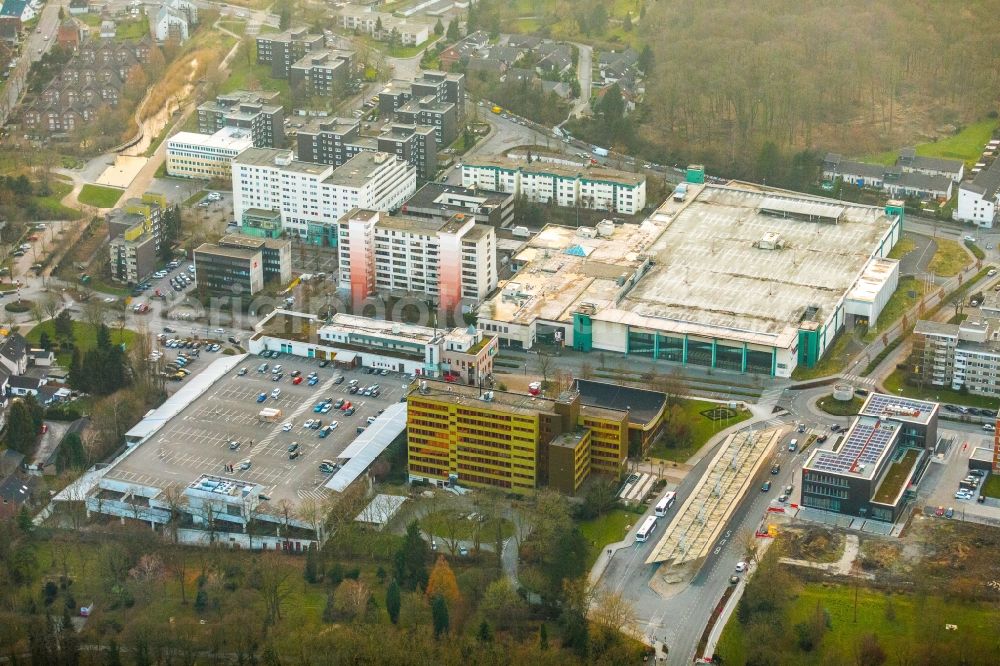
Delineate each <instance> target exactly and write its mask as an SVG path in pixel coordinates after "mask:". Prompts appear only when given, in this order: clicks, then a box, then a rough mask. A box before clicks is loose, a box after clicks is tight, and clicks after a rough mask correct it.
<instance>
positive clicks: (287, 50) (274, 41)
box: [257, 27, 326, 79]
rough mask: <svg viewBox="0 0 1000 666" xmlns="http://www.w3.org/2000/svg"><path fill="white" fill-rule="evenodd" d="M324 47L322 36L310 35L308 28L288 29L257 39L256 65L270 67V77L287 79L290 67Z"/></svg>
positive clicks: (324, 42)
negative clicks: (308, 54)
mask: <svg viewBox="0 0 1000 666" xmlns="http://www.w3.org/2000/svg"><path fill="white" fill-rule="evenodd" d="M325 46H326V38H325V37H324V36H323V35H316V34H311V33H310V32H309V29H308V28H304V27H299V28H290V29H288V30H285V31H284V32H279V33H270V34H264V35H259V36H258V37H257V64H258V65H267V64H269V65H271V76H273V77H274V78H276V79H287V78H289V75H290V73H291V70H292V65H293V64H295V63H296V62H297V61H299V60H301V59H302V58H304V57H305V55H306V54H307V53H312V52H314V51H320V50H322V49H323V48H324V47H325Z"/></svg>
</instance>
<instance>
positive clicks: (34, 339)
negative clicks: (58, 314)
mask: <svg viewBox="0 0 1000 666" xmlns="http://www.w3.org/2000/svg"><path fill="white" fill-rule="evenodd" d="M55 328H56V327H55V322H53V321H52V320H51V319H50V320H48V321H43V322H42V323H41V324H38V325H37V326H35V327H34V328H33V329H31V330H30V331H28V332H27V334H25V336H24V338H25V339H26V340H27V341H28V342H30V343H31V344H32V345H38V341H39V340H40V339H41V337H42V333H43V332H45V333H48V334H49V339H50V340H52V343H53V344H55V342H56V330H55ZM108 328H110V329H111V342H113V343H119V342H124V343H125V346H126V347H128V346H130V345H131V344H132V339H133V338H134V337H135V331H131V330H129V329H127V328H125V329H122V330H121V332H119V330H118V329H117V328H115V327H114V326H109V327H108ZM73 340H74V341H75V342H76V346H77V347H79V348H80V350H81V351H87V350H88V349H93V347H94V345H96V344H97V329H96V328H94V327H93V326H91V325H90V324H88V323H86V322H82V321H74V322H73ZM71 356H72V353H71V352H69V351H66V352H62V351H60V352H59V353H58V354H56V361H57V362H58V363H59V365H61V366H63V367H68V366H69V363H70V357H71Z"/></svg>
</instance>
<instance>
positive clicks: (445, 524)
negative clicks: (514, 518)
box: [420, 509, 514, 543]
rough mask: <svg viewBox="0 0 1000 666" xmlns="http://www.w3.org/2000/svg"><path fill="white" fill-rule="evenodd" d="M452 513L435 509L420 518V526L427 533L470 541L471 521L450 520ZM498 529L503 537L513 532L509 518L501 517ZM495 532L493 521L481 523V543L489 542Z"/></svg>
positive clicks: (471, 534) (472, 527)
mask: <svg viewBox="0 0 1000 666" xmlns="http://www.w3.org/2000/svg"><path fill="white" fill-rule="evenodd" d="M452 515H453V513H452V512H451V511H449V510H447V509H442V510H441V511H435V512H433V513H430V514H428V515H426V516H424V517H423V518H421V519H420V528H421V529H422V530H423V531H425V532H427V533H428V534H433V535H434V536H436V537H439V538H442V539H446V538H454V539H457V540H459V541H471V540H472V538H473V534H474V532H475V530H474V528H475V525H474V523H473V521H471V520H467V519H459V520H454V521H452ZM500 531H501V532H502V533H503V538H504V539H507V538H509V537H510V536H512V535H513V534H514V525H513V523H511V522H510V521H509V520H506V519H501V525H500ZM494 534H496V525H494V524H493V523H482V524H480V528H479V537H480V542H481V543H491V542H492V540H493V535H494Z"/></svg>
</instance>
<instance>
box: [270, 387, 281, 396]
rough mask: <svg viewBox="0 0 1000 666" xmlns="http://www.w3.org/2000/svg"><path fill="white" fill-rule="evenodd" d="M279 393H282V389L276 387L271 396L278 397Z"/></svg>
mask: <svg viewBox="0 0 1000 666" xmlns="http://www.w3.org/2000/svg"><path fill="white" fill-rule="evenodd" d="M279 395H281V389H280V388H276V389H274V390H273V391H271V397H272V398H277V397H278V396H279Z"/></svg>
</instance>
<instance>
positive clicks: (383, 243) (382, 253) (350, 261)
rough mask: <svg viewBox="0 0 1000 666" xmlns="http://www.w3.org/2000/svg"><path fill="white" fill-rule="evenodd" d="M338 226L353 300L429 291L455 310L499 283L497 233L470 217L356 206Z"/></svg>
mask: <svg viewBox="0 0 1000 666" xmlns="http://www.w3.org/2000/svg"><path fill="white" fill-rule="evenodd" d="M339 227H340V229H339V239H338V243H339V248H340V284H341V285H342V286H346V287H347V288H348V289H349V291H350V297H351V302H353V303H356V304H357V303H361V302H363V301H364V299H366V298H367V297H369V296H372V295H374V294H376V293H386V294H389V293H391V294H398V295H404V294H425V295H428V296H431V297H432V298H433V299H434V300H436V301H437V305H438V307H439V308H440V309H441V310H445V311H448V312H454V311H456V309H457V308H458V307H459V306H460V305H461V304H463V303H464V304H469V305H471V304H474V303H478V302H479V301H480V300H482V299H483V298H485V297H486V295H487V294H489V293H490V292H491V291H493V289H495V288H496V286H497V267H496V232H495V230H494V229H493V227H490V226H487V225H484V224H477V223H476V220H475V218H474V217H472V216H467V215H463V214H457V215H453V216H452V217H451V218H450V219H448V220H433V219H421V218H412V217H405V216H399V215H388V214H385V213H379V212H377V211H374V210H366V209H358V210H354V211H352V212H351V213H349V214H348V215H345V216H344V217H343V218H341V220H340V224H339Z"/></svg>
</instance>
